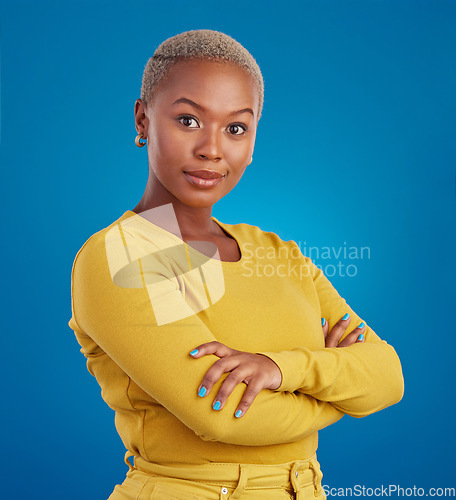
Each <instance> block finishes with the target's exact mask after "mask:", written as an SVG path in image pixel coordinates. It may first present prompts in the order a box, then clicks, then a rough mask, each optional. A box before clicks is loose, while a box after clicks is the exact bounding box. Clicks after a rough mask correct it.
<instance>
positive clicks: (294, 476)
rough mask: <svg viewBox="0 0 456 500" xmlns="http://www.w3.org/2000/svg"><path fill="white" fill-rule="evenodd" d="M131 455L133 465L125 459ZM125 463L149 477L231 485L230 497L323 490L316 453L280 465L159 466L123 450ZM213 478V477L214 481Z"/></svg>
mask: <svg viewBox="0 0 456 500" xmlns="http://www.w3.org/2000/svg"><path fill="white" fill-rule="evenodd" d="M128 457H134V466H132V465H131V463H130V462H129V460H128ZM125 463H126V464H127V465H128V467H129V470H130V471H131V470H133V469H137V470H140V471H142V472H144V473H146V474H150V475H153V476H163V477H171V478H177V479H188V480H190V481H201V482H204V483H207V484H212V485H219V486H226V487H230V488H234V489H235V490H234V492H233V494H232V495H231V496H230V498H232V499H236V498H240V496H241V494H242V492H243V491H244V489H261V488H273V487H281V488H287V489H293V491H294V492H295V493H296V494H298V493H299V491H300V489H301V488H302V487H304V486H308V485H309V484H313V487H314V494H315V496H318V495H320V494H321V493H322V492H323V488H322V484H321V479H322V472H321V469H320V463H319V462H318V460H317V454H316V452H315V453H314V454H313V455H312V456H311V457H309V458H307V459H303V460H293V461H291V462H286V463H281V464H273V465H269V464H251V463H248V464H247V463H217V462H210V463H207V464H195V465H194V464H172V465H162V464H157V463H153V462H149V461H147V460H145V459H144V458H142V457H141V456H139V455H135V454H134V453H132V452H130V451H127V452H126V453H125ZM214 478H217V479H216V480H214Z"/></svg>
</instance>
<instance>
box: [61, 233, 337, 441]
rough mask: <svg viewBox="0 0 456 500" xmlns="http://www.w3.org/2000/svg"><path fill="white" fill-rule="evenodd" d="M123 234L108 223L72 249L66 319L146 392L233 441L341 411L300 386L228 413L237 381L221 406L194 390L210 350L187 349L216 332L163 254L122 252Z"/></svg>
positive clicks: (292, 434)
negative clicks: (240, 412) (101, 233)
mask: <svg viewBox="0 0 456 500" xmlns="http://www.w3.org/2000/svg"><path fill="white" fill-rule="evenodd" d="M126 236H128V235H126V234H121V231H120V230H119V229H118V228H113V231H111V232H110V233H108V235H106V242H105V241H104V240H103V239H102V238H93V237H92V240H89V242H88V243H86V244H85V245H84V246H83V247H82V248H81V250H80V251H79V252H78V254H77V256H76V258H75V261H74V264H73V269H72V290H71V294H72V318H71V320H70V322H69V325H70V327H71V328H72V329H73V330H74V331H75V332H78V333H80V334H82V335H87V336H89V337H90V338H91V339H93V341H94V342H95V343H96V344H97V345H98V346H99V347H100V348H101V349H102V350H103V351H104V352H105V353H106V354H107V355H108V356H109V357H110V358H111V359H112V360H113V361H114V362H115V363H116V364H117V365H118V366H119V367H120V368H121V369H122V370H123V371H124V372H125V373H126V374H127V375H128V376H129V377H130V378H131V379H132V380H133V381H134V382H135V383H136V384H137V385H138V386H139V387H141V388H142V389H143V390H144V391H145V392H146V393H147V394H148V395H149V396H150V397H151V398H153V399H154V400H155V401H156V402H158V403H159V404H161V405H163V406H164V407H165V408H166V409H167V410H168V411H169V412H171V413H172V414H174V415H175V416H176V417H177V418H178V419H179V420H180V421H181V422H182V423H183V424H184V425H186V426H187V427H189V428H190V429H192V430H193V431H194V432H195V434H196V435H198V436H199V437H200V438H201V439H203V440H206V441H221V442H225V443H232V444H237V445H253V446H262V445H269V444H276V443H287V442H294V441H298V440H300V439H302V438H303V437H306V436H307V435H310V434H312V433H314V432H315V431H317V430H320V429H322V428H324V427H326V426H328V425H331V424H332V423H334V422H336V421H338V420H339V419H340V418H342V416H343V415H344V413H343V411H341V410H339V409H337V408H336V407H335V406H333V405H331V404H329V403H327V402H325V401H321V400H319V399H317V398H315V397H313V396H312V395H310V394H306V393H305V392H298V393H293V392H286V391H282V392H276V391H271V390H263V391H261V392H260V393H259V394H258V396H257V397H256V399H255V402H254V404H253V405H252V406H251V408H250V409H249V411H248V412H247V413H246V414H245V415H244V416H243V417H241V418H236V417H235V416H234V412H235V410H236V408H237V405H238V404H239V402H240V400H241V398H242V396H243V393H244V391H245V388H246V385H245V384H239V385H237V386H236V388H235V389H234V391H233V392H232V394H231V395H230V397H229V398H228V401H227V403H226V404H225V407H224V409H223V411H220V412H216V411H214V410H213V408H212V405H211V404H212V398H201V397H199V396H198V395H197V388H198V386H199V384H200V382H201V380H202V378H203V376H204V374H205V373H206V372H207V370H208V369H209V368H210V367H211V366H212V364H213V363H214V362H215V361H216V360H217V359H218V358H217V357H216V356H215V355H208V356H204V357H203V358H200V359H199V360H198V362H197V363H195V360H194V359H193V358H192V356H190V354H189V352H190V351H191V350H192V349H193V348H194V347H195V346H196V345H199V344H202V343H205V342H210V341H214V340H217V332H213V331H211V330H210V329H209V328H208V327H207V326H206V325H205V324H204V323H203V322H202V320H201V319H200V318H199V317H198V315H197V314H196V313H195V312H194V311H195V305H196V303H197V302H198V297H197V296H193V297H191V296H189V294H188V293H187V294H185V292H184V291H183V290H182V288H181V286H180V285H181V283H180V281H179V279H178V276H177V274H176V273H175V269H172V268H171V267H170V266H169V262H170V261H169V259H168V260H167V259H162V258H161V257H160V252H158V251H157V252H156V254H155V255H154V254H151V253H150V252H147V255H146V252H143V251H141V249H138V248H136V249H135V250H134V252H136V254H135V253H134V252H133V250H132V248H133V247H132V246H130V247H129V248H128V250H129V251H128V252H126V251H125V248H126V246H125V237H126ZM194 277H195V279H197V278H198V275H197V273H196V272H195V275H194ZM227 375H228V374H224V376H222V377H221V379H220V380H219V381H218V382H217V383H216V384H215V386H214V390H213V394H217V392H218V390H219V388H220V386H221V384H222V383H223V381H224V380H225V378H226V376H227ZM287 382H289V381H287ZM106 383H109V384H110V383H111V381H107V382H106V381H105V384H106ZM115 383H116V382H115V380H113V381H112V384H115Z"/></svg>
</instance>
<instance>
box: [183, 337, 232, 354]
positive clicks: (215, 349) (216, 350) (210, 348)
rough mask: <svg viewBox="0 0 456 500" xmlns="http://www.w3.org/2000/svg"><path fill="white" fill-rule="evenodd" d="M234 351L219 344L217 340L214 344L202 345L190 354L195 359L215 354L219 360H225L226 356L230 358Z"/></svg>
mask: <svg viewBox="0 0 456 500" xmlns="http://www.w3.org/2000/svg"><path fill="white" fill-rule="evenodd" d="M233 351H234V349H231V348H230V347H228V346H226V345H225V344H222V343H221V342H217V341H216V340H214V341H212V342H206V343H205V344H200V345H199V346H198V347H196V348H195V349H193V351H191V352H190V353H189V354H190V355H191V356H192V357H193V358H201V357H202V356H205V355H206V354H215V355H216V356H218V357H219V358H223V357H224V356H229V355H230V354H232V353H233Z"/></svg>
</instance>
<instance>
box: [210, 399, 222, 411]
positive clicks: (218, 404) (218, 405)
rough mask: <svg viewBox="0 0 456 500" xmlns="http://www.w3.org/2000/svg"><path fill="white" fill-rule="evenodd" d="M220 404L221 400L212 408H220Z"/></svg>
mask: <svg viewBox="0 0 456 500" xmlns="http://www.w3.org/2000/svg"><path fill="white" fill-rule="evenodd" d="M220 404H221V403H220V401H217V402H216V403H215V405H214V406H213V407H212V408H214V410H220Z"/></svg>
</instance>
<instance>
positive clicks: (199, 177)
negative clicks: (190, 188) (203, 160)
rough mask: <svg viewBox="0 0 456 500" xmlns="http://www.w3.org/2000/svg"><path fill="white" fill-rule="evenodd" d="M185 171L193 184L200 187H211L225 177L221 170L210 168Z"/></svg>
mask: <svg viewBox="0 0 456 500" xmlns="http://www.w3.org/2000/svg"><path fill="white" fill-rule="evenodd" d="M183 173H184V175H185V177H186V179H187V180H188V181H189V182H190V183H191V184H193V185H194V186H198V187H200V188H211V187H213V186H216V185H217V184H219V183H220V182H222V181H223V179H224V178H225V176H224V175H222V174H220V173H219V172H214V171H210V170H192V171H191V172H183ZM203 175H204V177H203ZM206 176H207V177H206Z"/></svg>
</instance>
